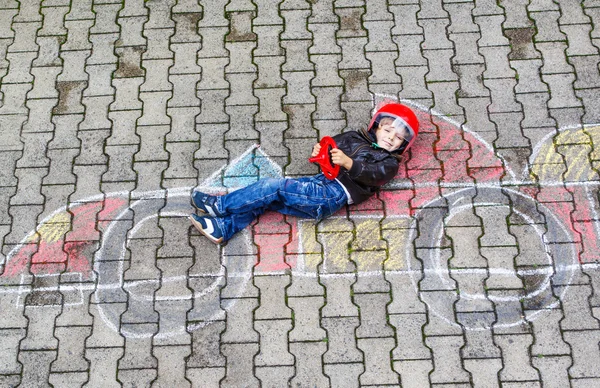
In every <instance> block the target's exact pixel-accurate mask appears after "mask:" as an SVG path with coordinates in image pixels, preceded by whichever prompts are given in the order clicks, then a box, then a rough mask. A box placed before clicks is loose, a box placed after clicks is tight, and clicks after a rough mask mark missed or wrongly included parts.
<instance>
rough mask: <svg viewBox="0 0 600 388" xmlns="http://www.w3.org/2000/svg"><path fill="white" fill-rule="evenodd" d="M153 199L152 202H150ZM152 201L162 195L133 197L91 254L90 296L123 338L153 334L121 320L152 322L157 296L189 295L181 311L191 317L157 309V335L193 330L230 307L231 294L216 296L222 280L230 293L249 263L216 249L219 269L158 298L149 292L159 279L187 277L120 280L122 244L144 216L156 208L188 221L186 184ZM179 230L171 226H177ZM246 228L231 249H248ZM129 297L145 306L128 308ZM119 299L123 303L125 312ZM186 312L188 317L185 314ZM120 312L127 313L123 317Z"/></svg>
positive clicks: (242, 283)
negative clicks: (184, 289)
mask: <svg viewBox="0 0 600 388" xmlns="http://www.w3.org/2000/svg"><path fill="white" fill-rule="evenodd" d="M153 202H154V204H152V203H153ZM156 203H162V204H164V203H165V200H164V199H157V200H153V199H151V198H150V199H140V200H137V201H135V202H134V203H133V204H132V205H131V206H130V207H129V208H127V209H125V210H123V211H122V212H121V213H120V214H119V215H118V216H117V217H115V219H114V220H113V221H112V222H111V224H110V225H109V226H108V227H107V228H106V230H105V232H104V234H103V236H102V241H101V247H100V249H99V251H98V253H97V255H96V258H95V264H94V271H95V272H96V273H97V278H98V286H97V289H96V292H95V295H94V299H95V301H96V303H98V306H99V309H100V312H101V316H102V318H103V319H104V321H105V323H106V324H107V325H108V326H109V327H110V328H111V329H113V330H115V331H116V332H119V333H121V334H122V335H123V336H125V337H129V338H144V337H150V336H152V335H154V334H156V330H152V327H153V326H152V325H135V324H132V325H127V324H125V325H123V323H127V322H136V321H139V322H144V321H145V320H148V321H149V322H150V323H153V322H152V321H153V320H154V321H155V322H156V323H158V321H156V318H155V316H156V313H155V312H154V311H153V310H154V309H153V303H154V302H155V301H157V300H162V301H164V302H167V303H168V302H174V303H173V304H174V305H176V304H177V301H181V300H189V299H192V302H193V308H192V309H191V310H189V311H188V312H187V313H188V314H187V315H188V316H187V318H188V319H192V322H191V323H190V322H188V320H187V319H185V320H184V319H182V314H181V312H180V311H179V314H175V313H173V314H169V313H168V311H167V313H165V311H164V310H163V311H162V313H161V316H160V326H161V327H160V333H159V334H160V335H177V334H184V333H185V332H186V331H190V330H194V328H197V327H201V326H204V325H206V324H209V323H210V322H211V321H214V320H219V319H223V316H224V315H223V313H224V310H229V309H231V308H232V307H233V304H234V303H235V299H231V298H230V299H223V300H222V301H221V300H220V298H219V294H220V293H219V291H220V289H221V288H222V287H224V286H225V285H226V284H227V287H228V292H229V293H230V294H232V295H242V294H243V292H244V289H245V287H246V285H247V282H248V279H249V278H250V274H251V265H252V264H251V263H249V262H248V261H242V260H239V256H238V258H236V259H232V258H231V257H232V255H230V254H228V253H227V252H222V255H221V271H220V272H219V273H216V274H210V275H211V276H205V277H203V279H202V280H203V282H202V288H201V289H199V288H197V287H196V288H194V292H193V294H190V293H189V292H188V293H187V294H185V295H167V296H165V295H162V296H161V297H160V298H157V297H156V295H155V291H156V290H158V289H159V287H160V286H161V285H162V286H165V285H168V283H169V282H179V283H180V282H184V283H185V282H188V281H189V280H188V279H187V273H185V272H184V273H181V274H179V275H178V276H175V277H174V278H173V279H170V278H164V277H163V278H160V277H157V278H155V279H140V280H139V281H130V280H128V281H124V273H125V271H126V268H125V267H126V266H127V264H128V263H127V262H126V261H125V259H126V256H127V248H128V244H129V242H130V241H131V239H134V238H135V237H136V236H135V235H136V233H138V232H139V231H140V230H142V229H143V228H144V227H145V226H147V225H145V223H146V222H148V221H150V220H153V221H154V222H156V220H155V218H156V217H158V216H159V213H160V215H161V216H166V217H175V218H177V217H181V222H182V223H186V224H188V223H189V222H188V221H187V216H188V215H189V214H190V213H191V212H192V211H193V210H192V207H191V204H190V191H189V190H181V191H175V192H169V193H168V200H167V201H166V205H165V206H161V205H158V206H157V205H156ZM132 213H134V214H135V217H134V220H136V223H135V224H133V225H132V222H131V214H132ZM179 230H180V229H178V230H177V231H178V232H179ZM169 232H170V231H169V230H164V234H167V233H169ZM247 233H248V232H247V231H243V232H241V233H240V237H239V239H240V240H241V241H242V245H244V244H245V250H246V251H247V252H235V254H236V255H240V254H244V253H246V254H248V253H250V252H252V248H251V247H250V244H249V242H248V241H249V239H247V238H245V237H247V236H246V235H247ZM181 238H182V239H183V238H186V236H181ZM238 249H239V246H238ZM232 253H233V252H232ZM154 259H155V257H148V260H154ZM195 260H196V261H197V260H201V258H199V257H196V258H195ZM230 277H232V278H234V280H233V281H231V282H229V281H228V280H229V278H230ZM188 285H189V283H188ZM125 289H126V290H127V292H126V291H125ZM188 291H189V290H188ZM132 298H135V299H137V300H138V302H139V301H142V303H141V305H145V306H148V308H147V309H138V310H137V311H133V312H132V311H130V310H129V305H130V304H131V303H130V302H131V299H132ZM124 304H127V306H128V309H127V310H125V312H124V307H123V305H124ZM138 305H139V303H138ZM184 305H185V304H184ZM174 312H175V311H174ZM190 313H192V315H193V317H190V316H189V315H190ZM132 315H133V317H132ZM125 316H127V318H126V319H123V317H125ZM186 325H187V327H186ZM165 328H166V329H165Z"/></svg>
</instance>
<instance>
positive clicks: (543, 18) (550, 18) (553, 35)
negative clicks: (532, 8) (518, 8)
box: [530, 11, 566, 42]
mask: <svg viewBox="0 0 600 388" xmlns="http://www.w3.org/2000/svg"><path fill="white" fill-rule="evenodd" d="M530 15H531V18H532V19H533V20H534V21H535V26H536V29H537V33H536V34H535V37H534V40H535V42H551V41H561V40H565V38H566V37H565V35H564V34H563V33H562V32H561V31H560V29H559V26H558V18H559V17H560V13H559V12H558V11H546V12H531V13H530Z"/></svg>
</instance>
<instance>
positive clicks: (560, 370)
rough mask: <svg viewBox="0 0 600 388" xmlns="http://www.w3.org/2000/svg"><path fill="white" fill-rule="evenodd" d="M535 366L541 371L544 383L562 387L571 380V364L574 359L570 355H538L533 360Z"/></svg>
mask: <svg viewBox="0 0 600 388" xmlns="http://www.w3.org/2000/svg"><path fill="white" fill-rule="evenodd" d="M531 362H532V364H533V366H534V367H535V368H536V369H537V370H539V371H540V374H541V376H542V381H544V385H546V384H548V385H549V386H550V387H560V386H563V385H564V384H570V382H569V380H570V379H569V373H568V371H567V370H568V369H569V365H571V363H572V360H571V358H570V357H568V356H551V357H546V356H543V357H536V358H534V359H533V360H532V361H531Z"/></svg>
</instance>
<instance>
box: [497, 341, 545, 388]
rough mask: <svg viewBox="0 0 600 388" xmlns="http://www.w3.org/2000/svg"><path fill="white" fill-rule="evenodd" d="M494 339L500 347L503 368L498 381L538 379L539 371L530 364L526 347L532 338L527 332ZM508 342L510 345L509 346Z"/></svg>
mask: <svg viewBox="0 0 600 388" xmlns="http://www.w3.org/2000/svg"><path fill="white" fill-rule="evenodd" d="M494 340H495V341H496V343H497V344H498V346H499V347H500V348H501V349H502V359H503V361H504V365H503V368H502V369H501V370H500V373H499V375H500V381H532V380H538V379H539V372H538V371H537V370H535V369H534V368H533V366H531V364H530V362H529V355H528V351H527V348H528V347H529V346H530V345H531V343H532V341H533V338H532V337H531V336H530V335H528V334H521V335H507V336H496V337H494ZM509 344H510V346H509Z"/></svg>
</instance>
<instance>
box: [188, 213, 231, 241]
mask: <svg viewBox="0 0 600 388" xmlns="http://www.w3.org/2000/svg"><path fill="white" fill-rule="evenodd" d="M188 218H189V219H190V221H192V225H194V227H195V228H196V229H198V231H199V232H200V233H202V234H203V235H204V236H205V237H206V238H207V239H209V240H210V241H212V242H213V243H215V244H220V243H221V242H223V237H221V238H214V237H213V236H211V235H210V234H208V233H206V232H205V231H204V228H202V224H200V223H199V222H198V221H196V220H195V219H194V217H188Z"/></svg>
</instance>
